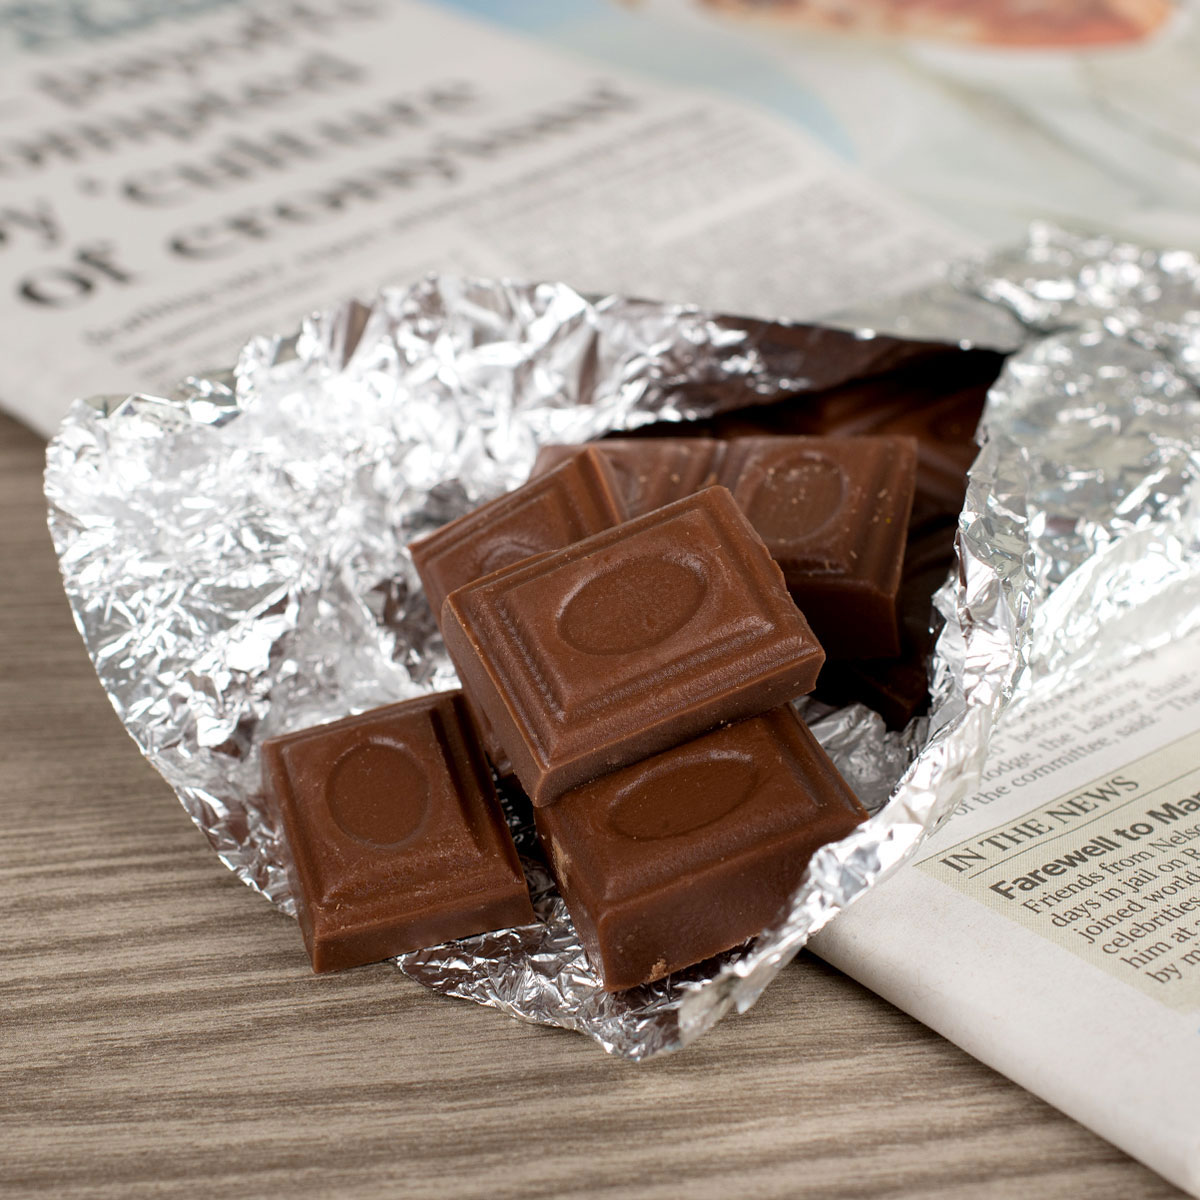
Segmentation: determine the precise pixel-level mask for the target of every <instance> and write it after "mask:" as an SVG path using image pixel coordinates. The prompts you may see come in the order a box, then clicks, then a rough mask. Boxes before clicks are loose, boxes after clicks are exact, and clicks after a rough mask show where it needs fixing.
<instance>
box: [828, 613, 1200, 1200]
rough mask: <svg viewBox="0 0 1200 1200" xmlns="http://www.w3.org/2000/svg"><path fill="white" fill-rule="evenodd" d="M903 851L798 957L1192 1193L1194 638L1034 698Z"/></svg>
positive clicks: (1196, 1035) (1198, 994) (1198, 1050)
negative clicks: (965, 792)
mask: <svg viewBox="0 0 1200 1200" xmlns="http://www.w3.org/2000/svg"><path fill="white" fill-rule="evenodd" d="M917 854H918V857H917V859H916V860H915V861H914V862H911V863H909V864H908V865H907V866H905V867H904V868H902V869H901V870H900V871H899V872H898V873H897V874H896V875H894V876H893V877H892V878H891V879H890V880H887V881H886V882H885V883H883V884H882V885H880V886H879V887H877V888H875V889H874V890H872V891H871V892H869V893H868V894H867V895H866V896H865V897H864V898H863V899H862V900H861V901H860V902H859V903H857V904H856V905H855V906H854V907H853V908H851V909H850V910H849V911H848V912H846V913H845V914H843V915H842V916H841V917H839V918H838V920H837V921H835V922H834V923H833V924H831V925H830V926H829V927H828V928H827V929H826V930H824V931H823V932H821V933H820V934H818V935H817V937H816V938H814V939H813V941H812V943H811V947H812V949H813V950H814V951H815V952H816V953H817V954H819V955H820V956H821V957H822V958H825V959H826V960H828V961H829V962H831V963H833V964H834V965H835V966H836V967H838V968H839V969H840V970H843V971H845V972H846V973H847V974H849V975H851V976H853V977H854V978H855V979H857V980H859V981H860V982H861V983H863V984H865V985H866V986H867V987H869V988H871V989H872V990H873V991H876V992H878V993H879V994H880V995H881V996H884V997H885V998H886V999H888V1000H890V1001H891V1002H892V1003H893V1004H895V1005H897V1006H898V1007H900V1008H902V1009H904V1010H905V1011H906V1012H909V1013H911V1014H912V1015H913V1016H915V1017H917V1018H918V1019H919V1020H921V1021H923V1022H924V1023H925V1024H927V1025H929V1026H931V1027H932V1028H933V1029H936V1030H937V1031H938V1032H939V1033H941V1034H942V1035H943V1036H945V1037H947V1038H949V1039H950V1040H951V1041H953V1042H956V1043H957V1044H958V1045H960V1046H961V1047H963V1049H965V1050H967V1051H968V1052H969V1053H971V1054H973V1055H974V1056H975V1057H976V1058H979V1059H981V1060H982V1061H983V1062H985V1063H987V1064H988V1065H990V1066H992V1067H994V1068H995V1069H996V1070H998V1071H1001V1072H1003V1073H1004V1074H1005V1075H1008V1076H1009V1077H1010V1078H1011V1079H1013V1080H1015V1081H1016V1082H1017V1083H1019V1084H1021V1085H1022V1086H1024V1087H1026V1088H1028V1089H1029V1090H1030V1091H1032V1092H1036V1093H1037V1094H1038V1095H1039V1096H1042V1097H1044V1098H1045V1099H1046V1100H1048V1101H1049V1102H1050V1103H1051V1104H1053V1105H1055V1106H1056V1107H1058V1108H1061V1109H1062V1110H1063V1111H1064V1112H1066V1113H1068V1114H1069V1115H1071V1116H1072V1117H1074V1118H1076V1119H1077V1120H1079V1121H1080V1122H1082V1123H1083V1124H1084V1125H1087V1126H1088V1127H1089V1128H1091V1129H1093V1130H1095V1132H1096V1133H1098V1134H1100V1136H1102V1137H1104V1138H1107V1139H1108V1140H1109V1141H1111V1142H1113V1143H1115V1144H1116V1145H1118V1146H1120V1147H1121V1148H1122V1149H1123V1150H1125V1151H1126V1152H1128V1153H1129V1154H1131V1155H1133V1156H1134V1157H1135V1158H1139V1159H1141V1160H1142V1161H1143V1162H1145V1163H1146V1164H1147V1165H1149V1166H1150V1167H1152V1168H1153V1169H1154V1170H1156V1171H1158V1172H1160V1173H1161V1174H1163V1175H1165V1176H1166V1177H1167V1178H1168V1179H1170V1180H1171V1181H1172V1182H1174V1183H1176V1184H1178V1185H1179V1186H1180V1187H1182V1188H1185V1189H1187V1190H1188V1191H1190V1192H1191V1193H1192V1194H1194V1195H1200V637H1197V636H1193V637H1190V638H1188V639H1186V640H1184V641H1181V642H1176V643H1175V644H1173V645H1171V646H1169V647H1166V648H1164V649H1162V650H1160V651H1157V652H1154V653H1151V654H1147V655H1144V656H1143V657H1141V658H1139V659H1136V660H1134V661H1133V662H1130V663H1126V664H1124V665H1121V666H1115V667H1111V668H1108V669H1103V670H1099V671H1097V672H1095V673H1093V674H1091V675H1088V676H1087V677H1085V678H1083V679H1080V680H1076V681H1074V682H1073V683H1071V684H1070V685H1067V686H1064V685H1062V684H1058V685H1056V686H1052V687H1050V688H1042V689H1038V688H1036V687H1035V688H1034V689H1033V690H1032V691H1031V692H1030V694H1029V695H1028V696H1027V697H1025V698H1024V699H1023V700H1020V701H1017V702H1016V703H1015V704H1014V707H1012V708H1010V709H1009V710H1008V711H1007V712H1006V713H1005V715H1004V716H1003V717H1002V719H1001V722H1000V725H999V728H998V731H997V735H996V736H995V738H994V740H993V743H992V747H991V749H990V752H989V757H988V763H987V766H986V768H985V770H984V775H983V780H982V785H981V787H980V789H979V791H977V792H976V793H975V794H974V795H973V796H971V797H969V798H968V799H967V800H965V801H964V802H963V803H962V804H961V805H960V807H959V808H958V810H957V811H956V812H955V814H954V816H953V817H952V818H951V819H950V820H949V821H948V822H947V823H946V824H945V825H944V826H943V827H942V828H941V829H940V830H939V831H938V832H937V833H936V834H934V835H933V837H931V838H930V839H929V841H927V842H926V843H925V845H924V846H923V847H922V848H921V849H920V850H918V852H917Z"/></svg>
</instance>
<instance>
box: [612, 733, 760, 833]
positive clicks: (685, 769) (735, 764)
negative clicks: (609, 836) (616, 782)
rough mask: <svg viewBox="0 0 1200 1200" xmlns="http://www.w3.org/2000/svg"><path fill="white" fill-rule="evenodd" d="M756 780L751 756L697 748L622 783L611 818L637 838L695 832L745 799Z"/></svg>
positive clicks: (614, 824)
mask: <svg viewBox="0 0 1200 1200" xmlns="http://www.w3.org/2000/svg"><path fill="white" fill-rule="evenodd" d="M757 784H758V771H757V769H756V768H755V766H754V763H753V762H751V761H750V760H749V759H747V758H743V757H741V756H736V757H735V756H733V755H720V756H717V755H712V754H702V753H701V754H697V755H695V756H694V757H692V758H690V759H685V760H684V761H683V762H679V761H678V760H676V761H673V762H669V763H666V764H664V765H663V766H662V767H660V768H659V769H658V770H655V769H654V768H651V769H650V770H649V771H646V772H644V773H643V774H641V775H640V777H639V778H638V779H636V780H634V781H633V782H632V783H630V784H628V785H627V786H626V787H624V788H623V789H622V790H621V791H620V792H619V793H618V795H617V798H616V800H615V801H614V802H613V806H612V808H610V809H609V812H608V824H609V826H610V828H612V829H613V831H614V832H616V833H619V834H620V835H621V836H622V837H627V838H632V839H633V840H634V841H638V842H646V841H657V840H658V839H660V838H669V837H678V836H679V835H680V834H683V833H693V832H695V830H697V829H702V828H703V827H704V826H705V825H711V824H712V823H713V822H714V821H719V820H720V819H721V818H722V817H724V816H727V815H728V814H729V813H731V812H733V810H734V809H735V808H738V807H740V806H741V805H743V804H745V802H746V801H747V800H748V799H749V798H750V797H751V795H753V793H754V789H755V787H756V786H757Z"/></svg>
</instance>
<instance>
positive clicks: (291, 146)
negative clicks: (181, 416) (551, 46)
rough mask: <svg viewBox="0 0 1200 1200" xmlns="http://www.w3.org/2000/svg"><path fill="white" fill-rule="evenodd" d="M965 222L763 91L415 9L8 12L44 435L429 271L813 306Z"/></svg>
mask: <svg viewBox="0 0 1200 1200" xmlns="http://www.w3.org/2000/svg"><path fill="white" fill-rule="evenodd" d="M173 13H174V14H175V15H174V16H172V14H173ZM970 245H971V243H970V242H969V241H968V240H967V239H966V238H965V237H963V236H958V235H956V234H955V233H953V231H951V230H950V229H948V228H947V227H946V226H945V224H944V223H943V222H941V221H939V220H937V219H935V218H932V217H926V216H923V215H921V214H920V213H919V212H918V211H917V210H916V209H915V208H912V207H909V206H908V205H907V204H906V203H904V202H901V201H899V200H896V199H893V198H891V197H889V196H888V195H886V194H884V193H883V192H881V191H880V190H879V188H878V187H877V186H876V185H874V184H872V183H870V182H869V181H868V180H867V179H866V178H865V177H864V176H862V175H860V174H857V173H855V172H854V171H853V170H851V169H849V168H847V167H846V166H844V165H843V164H842V163H841V162H840V161H839V160H838V159H837V158H835V157H834V155H833V154H832V153H831V152H830V151H828V150H827V149H825V148H824V147H823V146H821V145H820V143H819V142H818V141H817V140H816V139H814V138H813V137H811V136H810V135H809V134H807V133H805V132H803V131H802V130H801V129H799V128H798V127H796V126H793V125H789V124H788V123H787V122H785V121H783V120H780V119H778V118H776V117H770V116H767V115H766V114H765V112H763V111H760V110H756V109H754V108H752V107H749V106H747V105H744V104H740V103H738V102H735V101H731V100H727V99H724V98H720V97H718V96H716V95H715V94H712V93H705V92H700V91H695V90H689V89H685V88H678V87H667V86H662V85H660V84H658V83H657V82H654V81H652V80H650V79H648V78H645V77H640V76H637V75H634V74H630V73H626V72H622V71H621V70H619V69H618V68H610V67H608V66H604V67H598V66H596V65H594V64H590V63H588V62H585V61H584V60H582V59H579V58H576V57H573V56H571V55H569V54H563V53H560V52H556V51H551V50H547V49H544V48H542V47H539V46H537V45H536V44H534V43H533V42H531V41H528V40H524V39H521V38H518V37H516V36H513V35H511V34H507V33H502V32H500V31H497V30H496V29H494V28H493V27H490V26H487V25H484V24H481V23H479V22H475V21H471V20H469V19H467V18H464V17H461V16H457V15H452V14H450V13H448V12H446V11H444V10H442V9H439V8H436V7H432V6H428V5H421V4H414V3H392V2H390V0H269V2H264V3H259V4H248V3H241V4H238V3H229V2H228V0H226V2H223V3H217V2H215V0H214V2H213V3H211V4H197V3H195V2H194V0H187V3H184V2H183V0H180V2H179V3H178V4H175V5H173V4H170V3H163V4H155V5H153V6H142V7H140V8H138V9H137V10H136V13H135V14H134V15H133V16H131V15H130V13H129V12H126V13H125V16H124V17H123V18H122V19H120V20H118V19H117V16H116V15H115V14H114V13H113V12H112V10H111V6H109V7H106V6H105V5H104V4H103V3H101V2H100V0H94V2H92V0H83V2H72V3H66V0H63V2H62V3H45V4H43V5H41V6H21V5H17V6H8V7H5V8H2V9H0V313H3V316H4V324H5V335H6V340H7V344H8V346H9V347H11V348H13V349H12V350H11V351H10V352H9V353H7V354H6V355H4V357H3V358H2V359H0V405H3V406H4V407H6V408H7V409H9V410H10V411H11V412H13V413H15V414H17V415H18V416H20V417H22V418H23V419H25V420H26V421H27V422H29V423H30V424H31V425H33V426H34V427H35V428H37V429H39V430H41V431H42V432H43V433H46V434H48V433H50V432H51V431H52V430H53V429H54V428H55V426H56V424H57V422H58V419H59V417H60V416H61V415H62V413H63V412H64V411H65V410H66V408H67V406H68V405H69V403H70V401H71V400H72V399H73V398H75V397H76V396H80V395H93V394H97V393H107V392H113V393H127V392H131V391H138V390H141V391H149V392H154V391H159V390H162V389H164V388H167V387H169V386H170V385H172V384H173V383H176V382H177V381H178V380H179V379H180V378H181V377H182V376H184V375H185V374H188V373H191V372H196V371H204V370H208V369H211V368H214V367H222V366H226V365H227V364H229V363H230V362H232V361H233V360H234V358H235V356H236V354H237V351H238V349H239V347H240V346H241V345H242V343H243V342H244V341H245V340H246V339H247V338H249V337H250V336H252V335H254V334H258V333H272V332H286V331H288V330H289V329H292V328H294V327H295V326H296V325H297V323H298V320H299V318H300V317H301V316H303V315H304V314H305V313H306V312H308V311H310V310H313V309H316V308H323V307H327V306H329V305H330V304H332V303H334V302H336V301H337V300H339V299H343V298H348V297H353V296H358V297H363V296H369V295H370V294H372V293H374V291H375V290H376V289H377V288H378V287H379V286H381V285H384V284H388V283H397V284H403V283H408V282H411V281H412V280H413V279H414V278H416V277H419V276H420V275H422V274H424V273H425V272H427V271H430V270H433V269H436V270H438V271H440V272H461V273H474V274H482V275H490V276H508V277H514V278H521V279H527V280H540V279H547V280H563V281H565V282H567V283H570V284H571V285H572V286H574V287H575V288H576V289H580V290H585V291H595V292H601V293H607V292H614V291H615V292H623V293H625V294H629V295H640V296H645V297H647V298H654V299H663V300H677V301H684V302H691V303H696V304H700V305H703V306H706V307H709V308H713V309H716V310H721V311H726V312H740V313H746V314H748V315H753V316H764V317H788V318H793V319H804V318H811V317H815V316H818V315H821V314H824V313H828V312H830V311H832V310H834V309H838V308H842V307H845V306H849V305H853V304H856V303H858V302H860V301H863V300H866V299H870V298H873V297H875V296H877V295H879V294H881V293H890V294H898V293H900V292H902V291H904V290H905V289H906V288H907V287H909V286H911V285H913V284H915V283H918V282H920V281H921V280H923V279H928V278H930V277H931V276H932V274H933V273H934V272H935V271H936V266H937V263H938V262H940V261H944V260H945V259H946V258H948V257H952V256H953V255H955V254H956V253H960V252H962V251H963V250H965V249H968V248H969V247H970Z"/></svg>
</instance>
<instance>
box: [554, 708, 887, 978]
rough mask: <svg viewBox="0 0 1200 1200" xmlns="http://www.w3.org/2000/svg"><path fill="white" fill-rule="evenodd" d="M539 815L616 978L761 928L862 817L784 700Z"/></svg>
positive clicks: (574, 915)
mask: <svg viewBox="0 0 1200 1200" xmlns="http://www.w3.org/2000/svg"><path fill="white" fill-rule="evenodd" d="M535 815H536V820H537V827H538V833H539V835H540V836H541V839H542V844H543V846H544V847H545V848H546V850H547V854H548V857H549V859H550V863H551V868H552V870H553V871H554V875H555V879H556V880H557V882H558V887H559V891H560V892H561V894H562V896H563V899H564V900H565V901H566V904H567V908H568V910H569V911H570V913H571V919H572V920H573V921H574V923H575V928H576V931H577V932H578V934H579V937H580V940H581V941H582V942H583V945H584V948H585V950H586V951H587V955H588V959H589V961H590V962H591V963H592V965H593V967H595V968H596V970H597V971H598V972H599V974H600V976H601V978H602V980H603V983H604V987H605V988H606V989H607V990H609V991H617V990H620V989H622V988H629V987H634V986H636V985H637V984H642V983H649V982H652V981H653V980H655V979H660V978H662V976H664V975H667V974H669V973H670V972H672V971H676V970H679V969H680V968H681V967H685V966H688V965H690V964H691V963H695V962H699V961H701V960H702V959H705V958H709V957H711V956H712V955H714V954H717V953H719V952H721V951H722V950H728V949H729V948H730V947H732V946H736V945H738V944H739V943H741V942H744V941H745V940H746V939H747V938H749V937H752V936H753V935H754V934H756V933H758V932H760V931H761V930H762V929H764V928H766V927H767V926H768V925H769V924H770V923H771V922H772V921H773V920H775V919H776V918H777V917H778V916H780V915H781V913H782V911H783V907H784V905H785V904H786V903H787V901H788V898H789V897H790V896H791V895H792V893H793V892H794V891H795V889H796V888H797V886H798V885H799V883H800V880H801V878H802V876H803V875H804V871H805V868H806V867H807V865H808V861H809V859H810V858H811V857H812V854H813V852H814V851H815V850H817V849H818V847H820V846H822V845H824V844H825V843H826V842H833V841H838V840H839V839H841V838H843V837H845V836H846V835H847V834H848V833H850V832H851V831H852V830H853V829H854V828H855V827H856V826H857V825H858V824H859V822H860V821H862V820H863V819H864V818H865V817H866V813H865V812H864V810H863V809H862V807H861V805H860V804H859V803H858V800H857V799H856V798H855V796H854V793H853V792H851V791H850V789H849V787H848V786H847V785H846V783H845V781H844V780H843V779H842V777H841V776H840V775H839V774H838V772H837V769H836V768H835V767H834V765H833V763H832V762H830V761H829V758H828V757H827V756H826V754H825V752H824V751H823V750H822V749H821V747H820V746H819V745H818V743H817V741H816V739H815V738H814V737H813V736H812V734H811V733H810V732H809V731H808V730H807V729H806V728H805V727H804V725H802V724H801V723H800V721H799V719H798V718H797V717H796V714H795V713H794V712H793V711H792V709H791V708H790V707H787V706H784V707H782V708H777V709H774V710H773V711H771V712H769V713H766V714H764V715H762V716H759V717H754V718H752V719H750V720H747V721H741V722H739V723H738V724H736V725H729V726H726V727H724V728H722V729H718V730H716V731H714V732H712V733H709V734H706V735H705V736H704V737H701V738H697V739H695V740H694V741H691V742H687V743H685V744H684V745H682V746H676V747H675V748H674V749H672V750H668V751H666V752H665V753H663V754H658V755H655V756H654V757H653V758H649V759H646V760H645V761H643V762H640V763H637V764H635V765H633V766H629V767H626V768H624V769H623V770H620V771H616V772H614V773H613V774H611V775H606V776H604V778H602V779H599V780H596V781H594V782H592V783H589V784H585V785H584V786H583V787H579V788H575V789H574V790H572V791H570V792H568V793H567V794H566V795H565V796H563V797H562V798H561V799H560V800H559V801H558V803H557V804H554V805H552V806H551V807H549V808H542V809H538V810H536V814H535Z"/></svg>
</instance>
